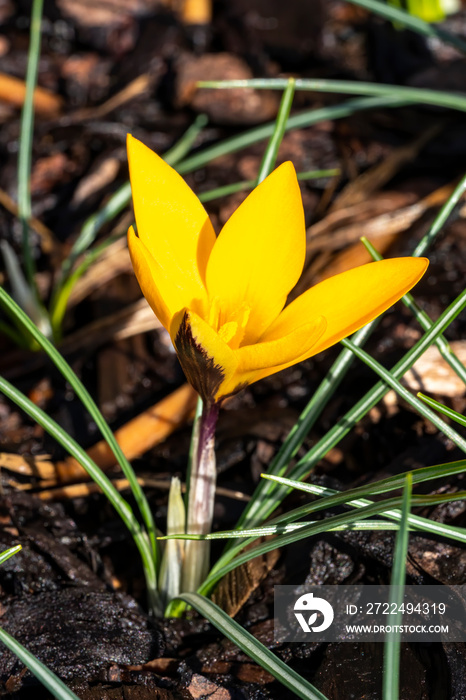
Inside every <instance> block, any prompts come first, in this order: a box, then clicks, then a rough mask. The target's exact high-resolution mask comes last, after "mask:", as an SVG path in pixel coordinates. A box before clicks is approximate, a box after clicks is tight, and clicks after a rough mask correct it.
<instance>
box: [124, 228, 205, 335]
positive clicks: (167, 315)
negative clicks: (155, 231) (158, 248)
mask: <svg viewBox="0 0 466 700" xmlns="http://www.w3.org/2000/svg"><path fill="white" fill-rule="evenodd" d="M128 248H129V254H130V257H131V262H132V265H133V268H134V273H135V275H136V277H137V280H138V282H139V286H140V287H141V291H142V293H143V294H144V296H145V297H146V299H147V301H148V302H149V304H150V306H151V308H152V310H153V312H154V313H155V315H156V316H157V318H158V319H159V321H160V323H161V324H162V325H163V326H164V327H165V328H166V329H167V330H170V324H171V320H172V318H173V316H174V314H175V313H176V312H177V311H179V310H180V309H182V308H184V307H185V306H186V305H187V304H189V305H190V307H191V308H192V309H193V310H196V311H199V313H202V309H203V305H204V299H203V298H200V299H192V297H191V294H190V293H189V292H187V291H186V289H185V288H184V287H182V286H178V285H177V284H176V280H173V279H172V278H171V276H169V275H167V274H166V272H165V270H164V269H163V267H162V266H161V265H159V264H158V263H157V262H156V261H155V260H154V258H153V257H152V255H151V254H150V253H149V251H148V249H147V248H146V246H145V245H144V243H143V242H142V241H141V239H140V238H138V237H137V236H136V234H135V232H134V229H133V227H132V226H131V227H130V228H129V230H128Z"/></svg>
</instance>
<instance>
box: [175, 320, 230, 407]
mask: <svg viewBox="0 0 466 700" xmlns="http://www.w3.org/2000/svg"><path fill="white" fill-rule="evenodd" d="M170 335H171V339H172V342H173V345H174V346H175V350H176V354H177V355H178V359H179V361H180V364H181V366H182V368H183V371H184V373H185V375H186V378H187V380H188V381H189V383H190V384H191V385H192V386H193V387H194V388H195V389H196V391H197V392H198V394H199V395H200V396H201V398H202V400H203V401H205V402H207V403H210V402H212V401H213V400H214V399H215V398H216V397H217V396H218V394H219V389H220V386H221V385H222V384H223V382H225V381H229V380H230V379H231V377H232V376H233V375H234V373H235V371H236V368H237V365H238V361H237V359H236V357H235V353H234V352H233V350H232V349H231V348H230V347H229V346H228V345H227V344H226V343H225V342H224V341H223V340H222V338H221V337H220V336H219V335H218V333H216V332H215V331H214V330H213V328H211V327H210V326H209V325H208V324H207V323H206V322H205V321H204V320H203V319H202V318H201V317H200V316H198V315H197V314H196V313H194V312H192V311H190V310H189V309H183V310H182V311H180V312H178V313H177V314H176V315H175V316H174V318H173V321H172V324H171V328H170Z"/></svg>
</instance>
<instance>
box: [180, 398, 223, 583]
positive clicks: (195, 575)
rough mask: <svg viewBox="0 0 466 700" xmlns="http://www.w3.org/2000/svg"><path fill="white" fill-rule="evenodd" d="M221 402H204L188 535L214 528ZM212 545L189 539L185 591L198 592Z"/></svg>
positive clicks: (194, 467) (187, 524)
mask: <svg viewBox="0 0 466 700" xmlns="http://www.w3.org/2000/svg"><path fill="white" fill-rule="evenodd" d="M219 408H220V407H219V404H218V403H210V404H209V403H207V402H204V406H203V409H202V415H201V418H200V423H199V437H198V444H197V446H196V448H197V449H196V450H195V453H194V455H193V461H192V465H191V477H190V481H189V498H188V517H187V523H186V532H187V533H188V534H193V535H206V534H208V533H209V532H210V530H211V527H212V518H213V513H214V500H215V482H216V469H215V449H214V448H215V426H216V425H217V418H218V412H219ZM209 555H210V543H209V542H206V541H202V542H201V541H197V540H189V541H187V542H186V549H185V559H184V564H183V577H182V586H181V590H182V591H183V592H190V591H195V590H197V588H199V586H200V585H201V583H202V582H203V581H204V579H205V577H206V576H207V573H208V571H209Z"/></svg>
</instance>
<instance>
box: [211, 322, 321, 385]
mask: <svg viewBox="0 0 466 700" xmlns="http://www.w3.org/2000/svg"><path fill="white" fill-rule="evenodd" d="M326 327H327V321H326V319H325V318H324V317H323V316H317V317H316V318H314V319H313V320H312V321H311V322H309V323H305V324H303V325H302V326H300V327H299V328H296V329H294V330H293V331H292V332H291V333H289V334H288V335H286V336H284V337H283V338H280V339H279V340H272V341H270V342H266V343H256V344H254V345H247V346H244V347H241V348H239V349H238V350H235V351H234V352H235V356H236V358H237V360H238V367H237V369H236V372H235V374H234V376H233V377H232V378H231V380H230V381H229V382H227V381H225V382H224V383H223V384H222V387H221V392H220V394H221V395H225V394H231V393H235V392H236V391H238V390H239V389H240V388H242V387H243V386H246V385H247V384H252V383H253V382H257V381H258V380H259V379H262V378H263V377H267V376H269V374H274V373H275V372H279V371H280V370H281V369H285V367H290V366H291V365H294V364H295V363H296V362H300V361H301V360H303V359H305V358H306V357H309V356H310V355H311V354H312V349H313V347H314V345H315V344H316V343H317V342H318V340H319V338H320V337H321V336H322V334H323V333H324V332H325V328H326Z"/></svg>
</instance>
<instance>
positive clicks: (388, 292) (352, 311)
mask: <svg viewBox="0 0 466 700" xmlns="http://www.w3.org/2000/svg"><path fill="white" fill-rule="evenodd" d="M428 264H429V261H428V260H427V259H426V258H392V259H389V260H381V261H380V262H374V263H369V264H368V265H362V266H361V267H356V268H354V269H352V270H348V271H347V272H342V273H341V274H339V275H335V276H334V277H330V278H329V279H327V280H324V281H323V282H320V283H319V284H316V285H315V287H312V288H311V289H309V290H308V291H307V292H304V294H301V296H300V297H298V298H297V299H295V301H293V302H292V303H291V304H290V305H289V306H287V307H286V309H284V310H283V312H282V313H281V314H280V316H279V317H278V318H277V319H276V321H275V322H274V323H273V324H272V325H271V326H270V328H269V329H268V330H267V332H266V333H265V334H264V337H263V338H262V339H261V340H263V341H270V340H276V339H277V338H280V337H282V336H283V335H286V334H288V333H290V331H291V329H293V328H295V327H296V326H298V325H300V324H302V323H303V322H304V321H306V320H307V319H309V318H312V316H314V315H315V314H322V315H323V316H325V318H326V319H327V328H326V329H325V332H324V333H323V334H322V336H321V338H320V339H319V340H318V342H317V343H316V345H315V346H314V348H313V349H312V355H316V354H317V353H318V352H321V351H322V350H325V349H326V348H328V347H329V346H330V345H334V344H335V343H337V342H338V341H339V340H341V339H342V338H346V336H348V335H351V333H354V332H355V331H357V330H358V329H359V328H362V326H365V325H366V323H369V321H371V320H372V319H374V318H376V317H377V316H378V315H379V314H381V313H383V312H384V311H386V309H388V308H390V306H392V304H394V303H395V302H396V301H397V300H398V299H400V298H401V297H402V296H403V295H404V294H406V293H407V292H409V290H410V289H411V288H412V287H414V285H415V284H416V283H417V282H418V281H419V280H420V278H421V277H422V275H423V274H424V272H425V271H426V269H427V265H428Z"/></svg>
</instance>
